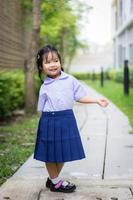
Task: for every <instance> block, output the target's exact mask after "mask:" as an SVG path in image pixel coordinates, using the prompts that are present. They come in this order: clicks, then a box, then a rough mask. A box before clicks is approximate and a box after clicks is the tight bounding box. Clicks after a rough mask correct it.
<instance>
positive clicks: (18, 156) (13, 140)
mask: <svg viewBox="0 0 133 200" xmlns="http://www.w3.org/2000/svg"><path fill="white" fill-rule="evenodd" d="M37 123H38V117H37V116H36V115H34V116H32V117H24V118H22V119H21V120H19V121H18V120H17V121H15V122H10V123H8V124H5V125H2V126H1V127H0V184H2V183H3V182H5V181H6V180H7V178H9V177H10V176H11V175H13V174H14V172H15V171H16V170H17V169H18V168H19V167H20V166H21V165H22V164H23V163H24V162H25V161H26V159H27V158H28V157H29V156H30V155H31V154H32V153H33V149H34V143H35V136H36V128H37Z"/></svg>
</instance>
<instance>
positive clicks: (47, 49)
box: [36, 45, 64, 83]
mask: <svg viewBox="0 0 133 200" xmlns="http://www.w3.org/2000/svg"><path fill="white" fill-rule="evenodd" d="M49 52H54V53H56V54H57V56H58V58H59V61H60V63H61V56H60V54H59V52H58V50H57V49H56V48H55V47H54V46H52V45H47V46H44V47H42V48H41V49H39V51H38V53H37V56H36V64H37V69H38V75H39V78H40V80H41V82H42V83H43V80H42V78H41V74H42V71H43V66H42V63H43V55H46V60H47V57H48V53H49ZM61 70H62V71H64V69H63V68H62V67H61Z"/></svg>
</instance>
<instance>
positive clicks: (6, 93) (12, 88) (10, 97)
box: [0, 70, 24, 117]
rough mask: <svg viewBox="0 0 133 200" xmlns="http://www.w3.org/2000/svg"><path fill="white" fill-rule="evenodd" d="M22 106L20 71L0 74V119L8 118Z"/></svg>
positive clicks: (22, 85)
mask: <svg viewBox="0 0 133 200" xmlns="http://www.w3.org/2000/svg"><path fill="white" fill-rule="evenodd" d="M23 104H24V75H23V73H22V71H19V70H16V71H1V72H0V117H6V116H10V115H11V113H12V111H13V110H15V109H16V108H18V107H22V106H23Z"/></svg>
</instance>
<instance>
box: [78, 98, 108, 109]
mask: <svg viewBox="0 0 133 200" xmlns="http://www.w3.org/2000/svg"><path fill="white" fill-rule="evenodd" d="M78 102H80V103H86V104H87V103H96V104H98V105H100V106H102V107H106V106H107V105H108V103H109V102H108V101H107V99H104V98H99V99H96V98H91V97H89V96H84V97H82V98H80V99H79V100H78Z"/></svg>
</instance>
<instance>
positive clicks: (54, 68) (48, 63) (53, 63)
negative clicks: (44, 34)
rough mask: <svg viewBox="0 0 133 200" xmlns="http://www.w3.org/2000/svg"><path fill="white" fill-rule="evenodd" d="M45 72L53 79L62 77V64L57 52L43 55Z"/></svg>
mask: <svg viewBox="0 0 133 200" xmlns="http://www.w3.org/2000/svg"><path fill="white" fill-rule="evenodd" d="M42 64H43V72H44V73H45V74H46V75H48V76H50V77H52V78H57V77H58V76H60V71H61V63H60V60H59V58H58V55H57V54H56V52H49V53H48V54H47V55H43V63H42Z"/></svg>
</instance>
